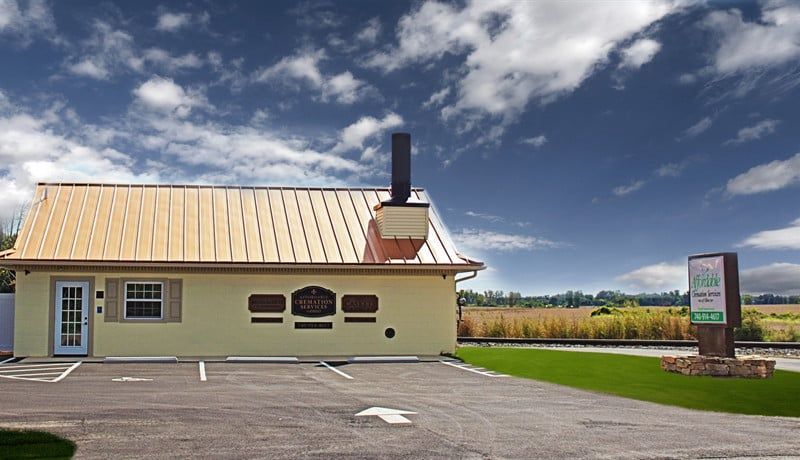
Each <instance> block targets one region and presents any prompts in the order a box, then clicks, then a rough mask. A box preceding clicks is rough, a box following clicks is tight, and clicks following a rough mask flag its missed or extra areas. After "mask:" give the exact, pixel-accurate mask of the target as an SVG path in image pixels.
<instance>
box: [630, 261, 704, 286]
mask: <svg viewBox="0 0 800 460" xmlns="http://www.w3.org/2000/svg"><path fill="white" fill-rule="evenodd" d="M688 276H689V275H688V271H687V268H686V265H685V264H670V263H666V262H661V263H658V264H654V265H646V266H644V267H641V268H637V269H636V270H633V271H630V272H628V273H625V274H622V275H620V276H618V277H616V281H618V282H620V283H623V284H625V285H626V286H628V287H630V288H631V289H635V290H640V291H649V292H653V291H670V290H674V289H680V290H681V291H684V290H686V288H687V287H688V285H689V281H688Z"/></svg>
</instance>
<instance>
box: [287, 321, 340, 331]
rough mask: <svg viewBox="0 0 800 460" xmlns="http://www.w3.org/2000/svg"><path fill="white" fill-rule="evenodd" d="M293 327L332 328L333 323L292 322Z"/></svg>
mask: <svg viewBox="0 0 800 460" xmlns="http://www.w3.org/2000/svg"><path fill="white" fill-rule="evenodd" d="M294 328H295V329H333V323H330V322H309V321H305V322H302V323H294Z"/></svg>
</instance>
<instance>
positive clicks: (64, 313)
mask: <svg viewBox="0 0 800 460" xmlns="http://www.w3.org/2000/svg"><path fill="white" fill-rule="evenodd" d="M55 309H56V312H55V313H56V314H55V317H56V324H55V341H54V342H53V344H54V347H53V353H54V354H56V355H85V354H87V352H88V350H89V348H88V347H87V344H88V338H89V283H88V282H85V281H56V304H55Z"/></svg>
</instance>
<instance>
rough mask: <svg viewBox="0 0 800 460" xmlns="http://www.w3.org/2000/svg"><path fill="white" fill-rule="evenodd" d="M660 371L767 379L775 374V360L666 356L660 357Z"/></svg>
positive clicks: (756, 357)
mask: <svg viewBox="0 0 800 460" xmlns="http://www.w3.org/2000/svg"><path fill="white" fill-rule="evenodd" d="M661 369H664V370H665V371H667V372H675V373H677V374H683V375H712V376H715V377H745V378H754V379H768V378H770V377H772V374H773V372H775V360H774V359H768V358H763V357H760V356H740V357H738V358H720V357H716V356H698V355H689V356H675V355H667V356H662V357H661Z"/></svg>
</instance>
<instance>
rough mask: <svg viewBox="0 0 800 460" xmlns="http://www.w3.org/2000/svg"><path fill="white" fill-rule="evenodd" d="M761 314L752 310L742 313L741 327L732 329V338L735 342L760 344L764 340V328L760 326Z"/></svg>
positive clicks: (745, 310) (748, 309) (747, 309)
mask: <svg viewBox="0 0 800 460" xmlns="http://www.w3.org/2000/svg"><path fill="white" fill-rule="evenodd" d="M762 316H763V315H762V313H760V312H758V311H757V310H756V309H754V308H746V309H744V310H743V311H742V325H741V326H740V327H737V328H736V329H734V332H733V336H734V338H735V339H736V340H749V341H753V342H760V341H762V340H764V336H765V333H764V326H763V325H762V324H761V317H762Z"/></svg>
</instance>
